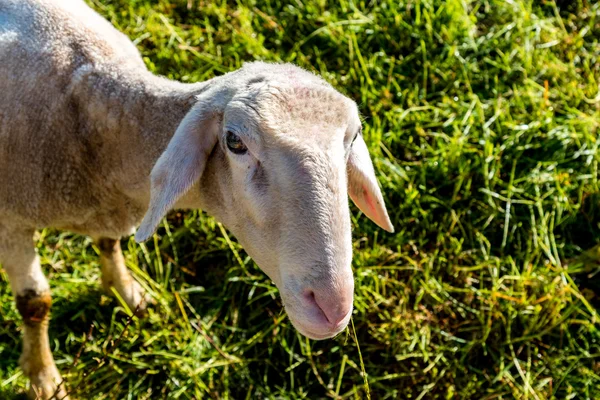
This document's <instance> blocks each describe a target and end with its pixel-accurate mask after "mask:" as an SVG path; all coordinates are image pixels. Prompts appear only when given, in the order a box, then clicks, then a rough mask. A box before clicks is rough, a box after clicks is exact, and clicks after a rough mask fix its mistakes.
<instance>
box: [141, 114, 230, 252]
mask: <svg viewBox="0 0 600 400" xmlns="http://www.w3.org/2000/svg"><path fill="white" fill-rule="evenodd" d="M219 116H220V113H218V112H216V111H215V109H214V107H211V106H210V105H207V104H205V103H204V102H199V103H196V105H195V106H194V107H193V108H192V109H191V110H190V111H189V112H188V113H187V115H186V116H185V118H184V119H183V120H182V121H181V123H180V124H179V127H178V128H177V130H176V131H175V134H174V135H173V138H172V139H171V141H170V142H169V145H168V146H167V148H166V150H165V151H164V152H163V153H162V155H161V156H160V158H159V159H158V161H157V162H156V164H155V165H154V168H153V169H152V173H151V175H150V180H151V188H150V205H149V208H148V211H147V212H146V215H145V216H144V220H143V221H142V224H141V225H140V227H139V229H138V230H137V232H136V234H135V240H136V242H138V243H141V242H144V241H146V240H148V239H149V238H150V236H152V234H153V233H154V231H155V230H156V228H157V227H158V225H159V224H160V221H161V220H162V218H163V217H164V216H165V214H166V213H167V212H168V211H169V210H170V209H171V208H173V206H174V205H175V203H176V202H177V200H179V199H180V198H181V197H182V196H183V195H185V194H186V193H187V191H188V190H189V189H190V188H191V187H192V186H193V185H194V184H195V183H196V182H198V180H199V179H200V177H201V176H202V173H203V172H204V168H205V166H206V161H207V160H208V157H209V156H210V153H211V152H212V150H213V147H214V146H215V144H216V143H217V137H218V129H219V125H220V124H219V118H220V117H219Z"/></svg>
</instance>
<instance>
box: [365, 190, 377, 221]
mask: <svg viewBox="0 0 600 400" xmlns="http://www.w3.org/2000/svg"><path fill="white" fill-rule="evenodd" d="M362 190H363V197H364V199H365V201H366V202H367V205H368V206H369V208H370V209H371V211H372V212H373V213H374V214H375V213H376V211H375V203H374V202H373V197H372V196H371V195H370V194H369V190H368V189H367V187H366V186H365V185H363V187H362Z"/></svg>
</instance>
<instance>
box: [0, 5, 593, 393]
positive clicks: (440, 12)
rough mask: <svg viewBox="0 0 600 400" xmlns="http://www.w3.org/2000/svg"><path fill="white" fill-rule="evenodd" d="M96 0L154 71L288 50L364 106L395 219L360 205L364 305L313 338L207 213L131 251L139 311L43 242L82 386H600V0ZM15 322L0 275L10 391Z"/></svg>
mask: <svg viewBox="0 0 600 400" xmlns="http://www.w3.org/2000/svg"><path fill="white" fill-rule="evenodd" d="M89 3H90V5H92V7H93V8H95V9H96V10H97V11H98V12H100V13H101V14H102V15H104V16H105V17H106V18H108V19H109V20H110V21H111V22H112V23H113V24H115V25H116V26H117V27H118V28H119V29H120V30H122V31H123V32H125V33H126V34H127V35H129V36H130V37H131V39H132V40H133V41H134V42H135V43H136V45H137V46H138V48H139V49H140V51H141V52H142V54H143V56H144V59H145V61H146V62H147V65H148V67H149V68H150V69H151V70H153V71H155V72H156V73H158V74H162V75H166V76H168V77H170V78H173V79H179V80H182V81H187V82H193V81H199V80H205V79H208V78H211V77H213V76H216V75H221V74H223V73H225V72H227V71H231V70H234V69H236V68H239V67H240V66H241V65H242V63H243V62H245V61H250V60H266V61H285V62H293V63H296V64H298V65H300V66H302V67H304V68H306V69H308V70H311V71H314V72H316V73H319V74H321V75H322V76H323V77H324V78H325V79H326V80H327V81H329V82H330V83H331V84H333V85H334V86H335V87H336V88H338V89H339V90H340V91H342V92H343V93H345V94H347V95H348V96H350V97H351V98H353V99H354V100H356V102H357V103H358V104H359V106H360V109H361V112H362V114H363V116H364V125H365V131H364V133H365V138H366V139H367V142H368V144H369V147H370V150H371V153H372V156H373V159H374V163H375V166H376V170H377V171H378V177H379V181H380V184H381V186H382V188H383V191H384V196H385V198H386V201H387V205H388V210H389V212H390V217H391V218H392V221H393V223H394V225H395V227H396V230H397V232H396V233H395V234H388V233H386V232H384V231H383V230H381V229H378V228H377V227H376V226H375V225H374V224H373V223H372V222H370V221H369V220H367V219H366V218H365V217H364V216H362V215H361V214H360V213H359V212H358V210H357V209H356V208H355V207H354V206H352V215H353V217H352V220H353V238H354V251H355V254H354V262H353V267H354V271H355V279H356V290H355V296H356V298H355V303H354V306H355V311H354V314H353V319H352V323H351V325H350V327H349V329H348V330H347V331H346V332H345V333H343V334H341V335H339V336H338V337H337V338H335V339H332V340H326V341H321V342H315V341H310V340H307V339H306V338H304V337H302V336H300V335H299V334H298V333H297V332H296V331H295V330H294V328H293V327H292V326H291V324H290V322H289V320H288V319H287V317H286V315H285V312H284V311H283V309H282V305H281V300H280V298H279V296H278V291H277V289H276V288H275V286H274V285H273V284H272V283H271V282H270V280H269V279H267V277H266V276H265V275H264V274H263V273H262V272H261V271H260V269H259V268H258V267H257V266H256V265H255V264H254V263H253V261H252V260H251V259H250V258H249V257H248V256H247V255H246V254H245V252H244V250H243V249H242V248H241V246H240V245H238V244H237V242H236V240H235V238H234V237H232V236H230V234H229V233H228V232H227V230H226V229H225V228H224V227H223V226H221V225H220V224H219V223H218V222H216V221H215V220H214V219H212V218H211V217H210V216H208V215H206V214H204V213H202V212H200V211H193V212H173V213H171V214H170V215H169V218H168V223H166V224H164V225H163V226H162V227H161V228H160V229H159V231H158V233H157V235H155V237H154V240H151V241H149V242H148V243H146V244H145V245H138V244H136V243H135V242H134V241H133V239H132V238H126V239H124V240H123V242H122V246H123V248H124V249H125V257H126V260H127V263H128V265H129V267H130V268H131V269H132V270H133V271H134V272H135V275H136V277H137V279H138V280H139V281H140V282H141V283H142V284H143V286H144V287H145V288H147V290H148V291H149V292H150V293H151V295H152V296H153V297H154V299H155V300H156V305H155V306H153V307H152V308H151V309H150V311H149V315H148V316H147V318H145V319H137V318H130V317H128V315H127V312H126V310H125V309H124V307H122V306H121V305H120V303H119V301H118V300H117V299H114V298H113V297H110V296H107V295H106V294H104V293H103V292H102V290H101V286H100V279H99V278H100V269H99V256H98V250H97V248H95V247H94V245H93V244H92V242H91V240H90V239H89V238H86V237H81V236H77V235H73V234H71V233H68V232H58V231H54V230H50V229H48V230H44V231H41V232H39V235H38V236H37V237H36V241H37V248H38V251H39V254H40V256H41V258H42V263H43V266H44V271H45V272H46V273H47V275H48V277H49V279H50V282H51V286H52V288H53V296H54V304H53V309H52V323H51V326H50V336H51V340H52V346H53V352H54V356H55V359H56V361H57V364H58V367H59V369H60V370H61V372H62V374H63V376H64V377H65V378H66V379H67V382H68V387H69V390H70V392H71V393H72V394H73V397H75V398H79V399H119V400H120V399H163V398H164V399H202V398H215V399H216V398H219V399H221V398H222V399H228V398H229V399H261V398H278V399H303V398H306V399H317V398H361V399H365V398H373V399H387V398H401V399H404V398H407V399H408V398H410V399H417V400H420V399H454V398H459V399H462V398H472V399H511V398H516V399H550V398H556V399H571V398H577V399H598V398H600V331H599V328H600V320H599V315H598V309H599V307H600V274H598V272H599V271H600V250H598V249H599V248H596V249H593V248H594V246H596V245H598V244H599V243H600V184H599V178H600V173H599V170H598V163H599V162H600V141H599V140H598V135H599V133H600V132H599V125H600V90H599V85H600V3H597V2H594V1H591V0H573V1H557V2H555V1H553V0H545V1H540V2H537V1H524V0H512V1H506V2H500V1H494V0H484V1H470V0H462V1H460V0H448V1H442V0H422V1H419V0H408V1H406V2H402V3H396V2H379V1H362V0H358V1H348V0H340V1H339V2H330V3H327V2H326V1H325V0H294V1H291V2H289V3H284V2H282V1H280V0H255V1H252V0H239V1H229V2H226V1H216V2H211V1H204V0H202V1H198V0H187V1H183V0H181V1H169V0H159V1H150V0H134V1H126V0H90V1H89ZM589 249H592V250H589ZM0 271H1V270H0ZM20 325H21V319H20V316H19V315H18V313H17V311H16V308H15V306H14V303H13V297H12V294H11V293H10V288H9V284H8V280H7V276H6V274H5V273H4V272H0V398H2V399H20V398H23V396H24V395H23V393H24V391H25V388H26V386H27V380H26V379H25V378H24V376H23V375H22V372H21V370H20V369H19V367H18V358H19V354H20V346H21V340H20Z"/></svg>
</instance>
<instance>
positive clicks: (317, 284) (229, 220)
mask: <svg viewBox="0 0 600 400" xmlns="http://www.w3.org/2000/svg"><path fill="white" fill-rule="evenodd" d="M263 66H264V64H263ZM277 67H279V69H278V68H277ZM269 68H275V69H276V70H277V72H278V73H276V74H273V73H271V74H270V76H269V75H268V74H267V73H265V72H264V71H262V70H260V71H259V73H247V72H248V71H245V72H246V74H244V73H243V72H244V70H242V74H239V75H241V76H238V77H237V79H236V84H235V85H231V84H230V83H229V84H227V85H224V86H225V88H224V89H223V88H222V89H221V90H222V92H220V93H221V96H220V97H221V98H222V100H221V101H222V103H221V106H220V107H218V106H217V107H215V105H214V101H213V105H212V106H210V107H209V109H210V111H207V109H204V110H203V109H201V108H199V107H195V109H193V110H192V111H190V114H191V117H190V118H189V121H185V120H184V122H182V126H183V127H184V128H185V129H183V131H188V133H185V132H184V133H185V134H182V136H183V137H184V139H185V140H183V143H182V144H178V143H177V136H178V135H179V134H180V133H182V126H180V128H179V129H178V132H177V133H176V134H175V136H174V138H173V139H172V141H171V143H170V144H169V148H167V150H166V151H165V154H163V156H161V159H160V160H159V161H158V162H157V165H156V167H155V168H154V170H153V172H152V197H153V199H152V200H151V206H150V210H149V212H148V215H152V214H153V207H158V209H159V210H160V212H161V213H164V211H165V210H168V209H169V208H170V207H171V206H172V205H173V204H174V202H175V201H176V199H175V200H173V201H166V202H165V201H162V200H161V197H164V193H172V192H179V194H178V195H175V197H177V196H182V193H185V192H186V191H187V190H188V189H189V187H188V188H184V189H183V190H178V189H175V190H173V189H172V188H171V186H173V184H172V182H176V184H175V186H177V187H181V186H185V185H189V186H190V187H195V189H192V192H195V191H197V192H198V199H199V205H202V207H203V208H204V209H206V210H207V211H209V212H210V213H211V214H212V215H214V216H215V217H216V218H217V219H219V220H221V221H222V222H223V223H224V224H225V225H226V226H227V227H228V228H229V229H230V230H231V231H232V232H233V233H234V234H235V235H236V237H237V238H238V240H239V241H240V243H241V244H242V245H243V246H244V248H245V249H246V251H247V252H248V253H249V254H250V256H252V257H253V258H254V260H255V261H256V262H257V264H258V265H259V266H260V267H261V269H262V270H263V271H264V272H265V273H266V274H267V275H268V276H269V277H270V278H271V279H272V280H273V281H274V282H275V284H276V285H277V287H278V288H279V290H280V293H281V296H282V299H283V303H284V305H285V308H286V311H287V313H288V316H289V317H290V319H291V321H292V323H293V324H294V326H295V327H296V328H297V329H298V330H299V331H300V332H301V333H302V334H304V335H306V336H308V337H310V338H313V339H325V338H329V337H332V336H334V335H336V334H338V333H339V332H340V331H342V330H343V329H344V328H345V327H346V325H347V324H348V321H349V320H350V316H351V312H352V301H353V291H354V280H353V276H352V269H351V260H352V239H351V226H350V212H349V206H348V197H347V196H348V194H350V196H351V197H352V199H353V200H354V201H355V202H356V203H357V205H358V206H359V207H360V208H361V209H362V210H363V211H364V212H365V214H366V215H368V216H369V217H370V218H371V219H373V220H374V221H375V222H377V223H378V224H379V225H381V226H382V227H383V228H385V229H387V230H392V227H391V224H390V222H389V218H388V216H387V212H386V210H385V206H384V203H383V199H382V197H381V192H380V190H379V187H378V185H377V182H376V179H375V175H374V171H373V166H372V163H371V160H370V158H369V156H368V152H367V148H366V145H365V144H364V141H363V139H362V135H361V124H360V119H359V115H358V111H357V108H356V105H355V104H354V102H352V101H351V100H350V99H348V98H346V97H345V96H343V95H341V94H340V93H339V92H337V91H335V90H334V89H333V88H331V86H329V85H328V84H326V83H325V82H324V81H322V80H321V79H319V78H317V77H315V76H314V75H311V74H309V73H307V72H305V71H303V70H300V69H298V68H296V67H291V66H289V65H281V66H269ZM263 69H264V68H263ZM251 72H252V71H251ZM267 76H269V78H268V79H267ZM226 77H227V76H226ZM223 91H225V93H227V94H226V95H223V94H222V93H223ZM214 97H215V96H214V95H213V98H214ZM217 97H218V96H217ZM215 110H217V111H215ZM186 119H188V117H186ZM186 126H187V128H186ZM199 126H202V130H203V134H202V135H200V137H199V138H195V139H191V140H190V139H189V136H190V135H191V136H194V135H193V133H189V132H193V131H194V130H196V128H197V127H199ZM174 142H175V143H174ZM198 149H201V150H200V151H199V150H198ZM194 153H200V156H198V155H197V154H196V155H194ZM202 158H204V159H203V160H202ZM173 166H175V167H173ZM188 169H189V170H191V171H196V175H197V176H196V175H194V174H193V173H192V172H190V173H192V176H187V175H186V174H187V173H188V172H186V171H187V170H188ZM198 169H200V170H201V171H200V173H199V174H198V173H197V171H198ZM195 182H198V183H197V184H196V183H195ZM192 194H193V193H192ZM167 197H172V196H171V195H168V196H167ZM165 204H166V205H165ZM157 205H158V206H157ZM148 215H147V216H146V219H145V221H144V222H143V223H142V227H141V228H140V231H139V232H138V239H142V240H143V239H144V238H145V237H144V235H146V231H145V225H149V223H148V222H147V219H148V218H149V217H148ZM159 219H160V217H159ZM153 228H154V227H151V229H150V230H149V232H150V233H151V232H152V231H153ZM148 235H149V234H148ZM140 236H141V237H140Z"/></svg>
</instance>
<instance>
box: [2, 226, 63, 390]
mask: <svg viewBox="0 0 600 400" xmlns="http://www.w3.org/2000/svg"><path fill="white" fill-rule="evenodd" d="M2 228H3V227H2V225H0V259H1V260H0V261H2V263H3V266H4V269H5V270H6V273H7V274H8V278H9V281H10V285H11V288H12V292H13V295H14V296H15V299H16V303H17V310H18V311H19V314H21V316H22V317H23V323H24V327H23V351H22V353H21V358H20V359H19V363H20V365H21V368H22V369H23V372H24V373H25V375H26V376H27V377H28V378H29V380H30V382H31V389H30V392H29V395H30V397H32V398H35V399H44V400H45V399H51V398H52V399H54V398H57V399H67V394H66V392H65V386H64V384H63V380H62V378H61V376H60V374H59V372H58V369H57V368H56V364H55V363H54V358H53V357H52V352H51V351H50V341H49V338H48V322H49V313H50V306H51V304H52V298H51V296H50V287H49V285H48V281H47V280H46V277H45V276H44V273H43V272H42V269H41V266H40V260H39V257H38V256H37V254H36V253H35V250H34V248H33V245H32V234H33V231H28V232H15V231H10V232H9V231H8V230H6V229H2Z"/></svg>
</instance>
